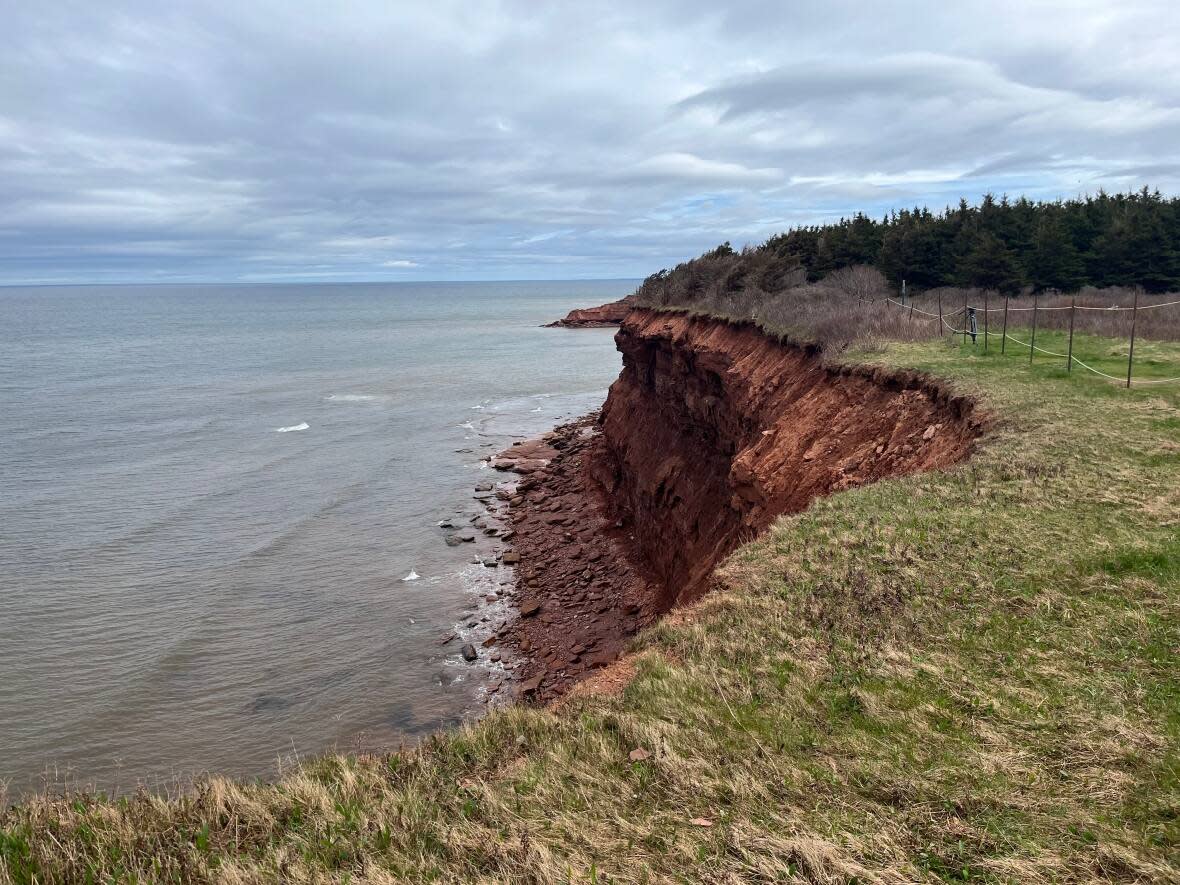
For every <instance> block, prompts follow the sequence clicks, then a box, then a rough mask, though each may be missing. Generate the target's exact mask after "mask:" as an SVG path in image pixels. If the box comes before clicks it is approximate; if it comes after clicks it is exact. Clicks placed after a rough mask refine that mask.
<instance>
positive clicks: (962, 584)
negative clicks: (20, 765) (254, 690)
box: [0, 333, 1180, 883]
mask: <svg viewBox="0 0 1180 885" xmlns="http://www.w3.org/2000/svg"><path fill="white" fill-rule="evenodd" d="M1037 337H1038V343H1041V342H1042V341H1044V343H1045V346H1046V347H1047V348H1049V349H1053V350H1059V349H1061V348H1060V339H1059V338H1055V337H1054V335H1052V334H1048V335H1045V336H1044V337H1042V335H1041V334H1040V333H1038V336H1037ZM1121 346H1125V345H1121V344H1118V343H1115V342H1109V341H1103V340H1101V339H1094V338H1086V339H1079V340H1075V352H1076V353H1077V354H1078V356H1079V357H1080V358H1082V359H1084V360H1086V361H1087V362H1090V361H1091V360H1093V361H1094V362H1093V363H1092V364H1093V365H1095V367H1096V368H1101V369H1103V370H1104V371H1110V373H1111V374H1115V375H1117V374H1118V372H1117V371H1112V369H1117V366H1118V363H1119V353H1118V349H1119V347H1121ZM1138 350H1139V348H1138V347H1137V352H1138ZM1124 354H1125V351H1124ZM852 357H853V358H856V359H862V360H870V361H876V362H881V363H887V364H890V365H898V366H913V367H917V368H921V369H925V370H927V371H930V372H933V373H935V374H938V375H940V376H943V377H946V378H948V379H950V381H951V383H953V384H954V385H955V386H956V387H957V388H958V389H959V390H961V391H963V392H967V393H971V394H973V395H975V396H977V397H979V398H980V399H981V400H982V402H983V404H984V405H985V407H986V408H987V409H988V410H989V411H990V412H992V414H993V415H994V416H995V424H994V429H993V430H992V432H991V433H990V434H989V436H988V437H987V438H986V439H985V440H984V442H983V443H982V446H981V448H980V451H979V452H978V453H977V454H976V456H975V457H974V458H973V459H971V460H970V461H968V462H967V463H964V464H962V465H960V466H958V467H956V468H954V469H951V470H948V471H945V472H938V473H930V474H924V475H921V476H914V477H906V478H902V479H898V480H892V481H888V482H882V483H879V484H876V485H873V486H868V487H864V488H860V489H855V490H852V491H849V492H846V493H843V494H840V495H837V496H834V497H831V498H828V499H825V500H822V501H818V502H816V503H815V504H814V505H813V506H812V507H811V508H810V509H809V510H808V511H806V512H804V513H802V514H799V515H797V516H793V517H790V518H783V519H780V520H779V521H778V523H777V524H776V525H775V526H774V527H773V529H772V530H771V531H770V532H768V533H767V534H766V535H765V536H764V537H763V538H761V539H760V540H758V541H755V542H754V543H752V544H749V545H747V546H745V547H743V548H741V549H740V550H739V551H737V552H736V553H735V554H734V555H733V556H732V557H731V558H730V560H729V561H728V562H727V563H726V564H725V566H724V567H723V569H722V577H723V579H724V581H725V589H723V590H722V591H720V592H717V593H714V594H712V595H710V596H707V597H706V598H705V599H704V600H702V601H701V602H700V603H699V604H698V605H697V606H695V607H694V608H692V609H691V610H688V611H686V612H683V613H678V614H676V615H675V616H673V617H672V618H671V619H668V620H666V621H665V622H663V623H662V624H660V625H657V626H656V627H654V628H653V629H651V630H649V631H648V632H647V633H645V634H644V635H642V636H641V637H640V638H639V640H638V641H637V643H636V656H635V658H634V661H635V664H636V667H637V673H636V676H635V678H634V680H633V681H632V682H631V683H630V684H629V685H628V687H627V688H626V690H625V691H624V692H623V693H622V694H621V695H618V696H615V697H590V698H583V699H577V700H573V701H570V702H569V703H567V704H566V705H565V706H564V707H563V708H562V709H561V710H560V711H559V712H556V713H551V712H546V711H535V710H525V709H509V710H505V711H502V712H498V713H494V714H492V715H490V716H488V717H487V718H486V719H485V720H483V721H482V722H480V723H478V724H476V725H473V726H470V727H467V728H464V729H462V730H460V731H457V732H455V733H452V734H449V735H443V736H439V737H437V738H434V739H431V740H428V741H427V742H426V743H425V744H424V745H423V746H422V747H420V748H419V749H417V750H415V751H411V752H407V753H405V754H403V755H400V756H389V757H362V758H355V757H329V758H325V759H320V760H316V761H313V762H311V763H309V764H307V765H306V766H304V767H303V768H301V769H300V770H298V771H297V772H294V773H292V774H290V775H288V776H287V777H285V778H284V779H283V780H281V781H279V782H278V783H275V784H269V785H267V784H245V783H235V782H232V781H228V780H224V779H216V778H215V779H212V780H209V781H207V782H204V783H202V784H201V785H199V787H198V788H197V789H196V790H195V791H194V792H192V793H190V794H187V795H185V796H183V797H181V798H179V799H171V800H165V799H161V798H156V797H153V796H149V795H146V794H143V795H137V796H131V797H128V798H126V799H125V800H121V801H118V802H110V801H103V800H101V799H98V798H95V797H92V796H68V797H64V798H58V799H40V800H36V801H30V802H26V803H25V804H22V805H20V806H18V807H16V808H14V809H12V810H10V811H8V812H7V813H6V814H4V815H3V816H0V858H3V860H2V862H0V881H9V880H11V881H16V882H33V881H36V882H54V881H61V882H86V881H96V882H97V881H136V880H138V881H157V880H164V881H167V880H180V881H259V882H269V881H276V880H285V881H304V880H311V881H338V882H345V881H349V882H361V881H374V882H398V881H414V882H417V881H445V882H489V883H490V882H594V881H599V882H735V883H736V882H789V881H819V882H848V881H860V882H874V881H880V882H914V881H928V882H946V881H953V882H1020V883H1025V882H1100V881H1103V882H1104V881H1124V882H1149V881H1150V882H1180V665H1178V663H1177V661H1178V655H1180V565H1178V563H1180V541H1178V538H1180V431H1178V424H1180V421H1178V418H1180V385H1174V386H1170V387H1164V386H1161V387H1160V388H1157V389H1137V390H1132V391H1127V390H1124V389H1121V388H1119V387H1117V386H1114V385H1112V384H1109V383H1106V382H1103V381H1102V380H1101V379H1098V378H1095V377H1093V376H1090V375H1089V374H1088V373H1080V372H1078V371H1077V370H1076V369H1075V371H1074V373H1073V375H1072V376H1067V375H1066V373H1065V371H1064V365H1063V362H1064V361H1061V364H1053V363H1051V360H1050V358H1048V357H1045V358H1043V359H1042V357H1040V356H1038V357H1037V358H1036V360H1035V361H1034V363H1033V365H1032V367H1031V368H1030V367H1029V365H1028V363H1027V356H1025V357H1024V359H1023V360H1022V359H1020V358H1019V355H1018V354H1014V353H1013V352H1012V351H1011V350H1009V353H1008V354H1007V355H1006V356H1001V355H1000V354H999V353H998V352H992V353H989V354H988V355H987V356H984V355H982V354H981V353H980V352H979V350H978V349H976V350H975V351H973V350H972V348H971V347H970V346H967V347H966V348H964V347H962V346H961V345H956V346H953V347H952V346H948V345H946V344H940V343H938V342H924V343H915V344H905V345H892V346H890V347H888V348H887V349H885V350H884V351H883V352H874V353H871V354H861V355H859V356H857V355H852ZM1144 361H1145V362H1144V366H1143V372H1144V375H1143V377H1149V376H1148V374H1147V373H1148V372H1151V373H1155V377H1167V376H1170V375H1180V345H1176V344H1167V343H1158V342H1152V343H1151V345H1150V346H1148V347H1145V350H1144ZM1137 363H1138V360H1137ZM1137 373H1138V369H1137ZM637 747H642V748H644V749H646V750H648V751H650V753H651V756H650V757H649V758H647V759H646V760H643V761H640V762H635V763H632V762H630V761H629V760H628V753H629V752H630V751H631V750H632V749H634V748H637ZM694 819H697V821H698V823H694V822H693V821H694ZM702 819H703V820H707V821H708V822H709V823H710V824H711V825H710V826H703V825H700V823H699V821H700V820H702Z"/></svg>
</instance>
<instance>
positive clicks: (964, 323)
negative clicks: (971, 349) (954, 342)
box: [963, 292, 967, 345]
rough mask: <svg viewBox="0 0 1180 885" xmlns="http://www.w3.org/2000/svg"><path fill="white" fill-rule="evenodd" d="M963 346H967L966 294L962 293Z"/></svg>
mask: <svg viewBox="0 0 1180 885" xmlns="http://www.w3.org/2000/svg"><path fill="white" fill-rule="evenodd" d="M963 344H964V345H966V344H967V293H966V292H964V293H963Z"/></svg>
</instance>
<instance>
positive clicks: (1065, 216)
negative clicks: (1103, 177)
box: [640, 187, 1180, 300]
mask: <svg viewBox="0 0 1180 885" xmlns="http://www.w3.org/2000/svg"><path fill="white" fill-rule="evenodd" d="M735 259H736V260H735ZM857 265H869V266H874V267H876V268H877V269H878V270H880V271H881V273H882V274H884V276H885V278H886V280H887V281H888V283H889V284H890V285H891V286H892V287H893V288H894V289H896V290H899V291H900V290H901V288H902V284H903V282H904V284H905V286H906V289H907V290H908V291H922V290H927V289H933V288H937V287H941V286H967V287H978V288H981V289H991V290H995V291H997V292H1001V293H1004V294H1016V293H1019V292H1025V291H1035V292H1041V291H1046V290H1056V291H1060V292H1071V291H1075V290H1077V289H1079V288H1081V287H1082V286H1095V287H1105V286H1136V287H1141V288H1142V289H1144V290H1145V291H1147V292H1164V291H1169V290H1173V289H1180V199H1177V198H1175V197H1171V198H1165V197H1164V196H1162V195H1161V194H1160V192H1159V191H1158V190H1156V191H1150V190H1148V189H1147V188H1146V187H1144V188H1143V189H1142V190H1140V191H1136V192H1129V193H1125V194H1122V193H1119V194H1108V193H1105V192H1102V191H1100V192H1099V193H1098V194H1097V195H1094V196H1086V197H1082V198H1077V199H1071V200H1057V201H1055V202H1034V201H1032V200H1029V199H1027V198H1025V197H1020V198H1019V199H1016V200H1010V199H1009V198H1008V197H1007V196H1002V197H1000V198H998V199H997V198H996V197H995V196H994V195H992V194H987V195H985V196H984V197H983V199H982V200H981V201H980V203H979V204H978V205H975V206H972V205H969V204H968V202H967V201H966V200H965V199H964V200H961V201H960V202H959V205H958V206H957V207H953V208H952V207H947V208H946V209H944V210H943V211H941V212H937V213H935V212H931V211H930V210H929V209H928V208H925V207H922V208H919V207H915V208H913V209H902V210H900V211H893V212H891V213H889V214H888V215H887V216H885V217H884V218H881V219H880V220H876V219H874V218H870V217H869V216H867V215H865V214H863V213H857V214H856V215H854V216H853V217H851V218H842V219H841V220H840V221H838V222H836V223H833V224H823V225H814V226H810V227H797V228H793V229H791V230H788V231H786V232H785V233H781V234H777V235H775V236H773V237H771V238H770V239H769V240H767V241H766V242H765V243H763V244H762V245H761V246H756V247H746V248H745V249H743V250H742V251H741V252H740V253H738V252H736V251H735V250H734V249H733V248H732V247H731V246H730V244H729V243H724V244H722V245H721V246H718V247H717V248H716V249H714V250H712V251H711V252H707V253H705V254H704V255H702V256H701V257H700V258H697V259H693V260H692V261H689V262H685V263H684V264H681V265H679V266H678V267H676V268H675V269H673V270H670V271H669V270H662V271H660V272H659V273H657V274H654V275H653V276H651V277H649V278H648V279H647V280H646V281H645V282H644V284H643V286H641V287H640V292H641V297H642V293H643V290H644V289H645V288H646V289H647V290H648V292H649V293H650V294H654V293H652V292H651V290H653V289H655V290H665V291H666V290H668V289H669V288H671V289H676V290H680V292H681V293H682V294H684V295H691V294H692V290H693V289H694V288H696V287H697V286H698V285H699V286H708V285H710V284H713V285H716V283H718V282H722V281H719V280H717V279H716V277H715V274H716V271H718V270H721V269H722V268H723V267H724V268H725V269H726V279H725V280H724V281H723V282H722V285H723V286H724V288H727V289H729V290H731V291H734V290H736V289H739V288H756V289H761V290H763V291H765V292H775V291H780V290H782V289H785V288H789V287H791V286H793V285H798V284H800V283H802V282H813V281H816V280H819V279H821V278H823V277H826V276H828V275H829V274H830V273H832V272H833V271H837V270H840V269H841V268H845V267H852V266H857ZM644 300H651V299H644ZM659 300H665V299H659Z"/></svg>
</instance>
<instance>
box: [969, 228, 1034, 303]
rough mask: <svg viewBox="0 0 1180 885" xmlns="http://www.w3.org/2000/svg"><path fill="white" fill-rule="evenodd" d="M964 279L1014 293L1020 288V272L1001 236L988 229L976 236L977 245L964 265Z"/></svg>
mask: <svg viewBox="0 0 1180 885" xmlns="http://www.w3.org/2000/svg"><path fill="white" fill-rule="evenodd" d="M962 281H963V282H964V283H966V284H967V285H969V286H979V287H980V288H981V289H995V290H996V291H998V292H1004V293H1013V292H1017V291H1019V290H1020V285H1021V279H1020V272H1019V271H1018V270H1017V268H1016V262H1015V261H1013V260H1012V255H1011V253H1010V252H1009V251H1008V247H1007V246H1005V245H1004V244H1003V243H1002V242H1000V238H999V237H997V236H996V235H995V234H992V233H989V232H987V231H984V232H981V233H980V234H979V236H978V237H977V238H976V241H975V247H974V248H973V249H972V250H971V254H969V255H968V256H967V260H966V262H965V264H964V267H963V273H962Z"/></svg>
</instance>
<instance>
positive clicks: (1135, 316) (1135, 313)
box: [1127, 289, 1139, 390]
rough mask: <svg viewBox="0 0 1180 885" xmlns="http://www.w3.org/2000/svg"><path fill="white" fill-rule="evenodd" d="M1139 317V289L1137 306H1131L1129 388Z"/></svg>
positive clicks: (1128, 364)
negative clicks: (1136, 324)
mask: <svg viewBox="0 0 1180 885" xmlns="http://www.w3.org/2000/svg"><path fill="white" fill-rule="evenodd" d="M1138 319H1139V290H1138V289H1136V290H1135V306H1134V307H1132V308H1131V351H1130V353H1128V354H1127V389H1128V390H1130V389H1131V361H1132V360H1134V359H1135V321H1136V320H1138Z"/></svg>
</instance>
